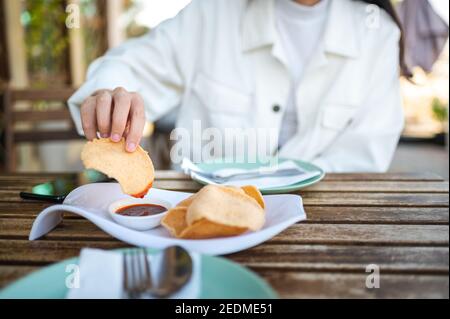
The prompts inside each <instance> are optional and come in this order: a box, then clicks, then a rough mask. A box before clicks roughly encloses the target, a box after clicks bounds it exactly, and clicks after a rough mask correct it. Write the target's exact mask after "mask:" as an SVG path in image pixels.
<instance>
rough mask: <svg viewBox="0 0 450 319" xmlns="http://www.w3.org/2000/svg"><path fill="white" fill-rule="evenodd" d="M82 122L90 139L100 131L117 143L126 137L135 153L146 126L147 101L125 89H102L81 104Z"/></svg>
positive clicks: (127, 146) (129, 149)
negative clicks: (145, 104) (145, 110)
mask: <svg viewBox="0 0 450 319" xmlns="http://www.w3.org/2000/svg"><path fill="white" fill-rule="evenodd" d="M81 122H82V125H83V130H84V134H85V135H86V138H87V139H89V140H92V139H94V138H96V137H97V132H99V133H100V136H101V137H103V138H108V137H109V138H110V139H111V140H112V141H113V142H119V141H120V140H121V139H122V137H125V138H126V150H127V151H128V152H134V151H135V150H136V147H137V145H139V142H140V140H141V137H142V132H143V130H144V126H145V113H144V102H143V100H142V98H141V96H140V95H139V94H138V93H132V92H128V91H127V90H125V89H124V88H116V89H115V90H113V91H110V90H100V91H97V92H95V93H94V94H92V95H91V96H90V97H88V98H87V99H86V100H85V101H84V102H83V104H82V105H81Z"/></svg>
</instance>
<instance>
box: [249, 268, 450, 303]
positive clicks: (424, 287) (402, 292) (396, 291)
mask: <svg viewBox="0 0 450 319" xmlns="http://www.w3.org/2000/svg"><path fill="white" fill-rule="evenodd" d="M256 272H257V273H259V274H260V275H261V276H262V277H263V278H265V279H266V280H267V281H268V282H269V284H270V285H272V287H273V288H274V289H275V290H276V291H278V292H279V294H280V297H281V298H313V299H316V298H389V299H393V298H399V299H405V298H445V299H448V298H449V277H448V275H440V276H434V275H395V274H392V275H391V274H384V275H383V272H382V270H381V277H380V288H378V289H376V288H375V289H368V288H366V284H365V283H366V278H367V275H368V274H366V273H361V274H342V273H314V272H294V271H292V272H277V271H272V270H263V271H261V270H256Z"/></svg>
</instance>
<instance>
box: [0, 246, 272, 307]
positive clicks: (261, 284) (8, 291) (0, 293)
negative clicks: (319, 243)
mask: <svg viewBox="0 0 450 319" xmlns="http://www.w3.org/2000/svg"><path fill="white" fill-rule="evenodd" d="M123 250H125V249H123V248H120V249H113V250H111V251H118V252H120V251H123ZM147 251H148V252H149V253H150V254H153V253H155V252H157V251H158V250H157V249H152V248H148V249H147ZM78 258H79V257H72V258H68V259H64V260H61V261H59V262H56V263H53V264H51V265H48V266H45V267H42V268H40V269H37V270H35V271H33V272H31V273H29V274H27V275H26V276H24V277H22V278H19V279H18V280H16V281H14V282H13V283H11V284H9V285H8V286H6V287H4V288H2V289H0V299H52V297H47V296H41V297H39V296H35V295H34V294H29V295H27V293H26V292H24V291H21V290H23V289H26V288H27V287H26V286H29V285H30V284H31V283H33V281H36V280H45V279H46V278H45V276H47V275H48V274H47V273H51V272H55V271H59V268H60V267H65V266H66V265H68V264H76V263H78ZM201 260H202V261H201V262H202V267H205V265H206V267H207V268H210V269H211V268H212V269H217V268H219V269H220V268H222V269H223V268H226V269H227V270H228V271H231V272H233V273H234V274H236V273H237V274H238V277H239V278H242V277H246V278H247V279H248V281H247V282H251V284H252V285H254V286H255V287H256V288H257V289H258V290H259V291H258V293H257V297H254V296H250V295H243V296H239V294H237V296H238V297H234V296H231V295H230V292H226V293H225V295H226V296H225V297H223V296H214V292H213V297H211V296H208V295H205V294H206V293H208V291H207V290H208V289H211V288H208V287H209V285H210V283H207V282H205V280H202V287H201V290H202V291H201V292H200V296H199V299H232V298H241V299H253V298H259V299H277V298H279V297H278V294H277V293H276V292H275V291H274V290H273V288H272V287H271V286H270V285H269V284H268V283H267V282H266V280H264V279H263V278H261V277H260V276H259V275H257V274H256V273H255V272H254V271H252V270H250V269H248V268H247V267H245V266H242V265H240V264H238V263H236V262H233V261H230V260H228V259H226V258H223V257H217V256H210V255H203V254H202V255H201ZM203 271H205V270H204V268H202V272H203ZM203 276H204V275H202V277H203ZM41 277H44V278H41ZM202 279H204V278H202ZM215 284H216V285H217V284H219V283H217V282H216V283H215ZM53 285H55V284H53ZM50 286H51V285H50ZM54 288H55V289H60V287H54ZM237 289H239V288H237ZM205 290H206V291H205ZM66 293H67V289H66V291H65V293H64V296H59V297H54V299H63V298H65V294H66ZM215 293H216V294H217V292H215ZM246 293H247V292H246Z"/></svg>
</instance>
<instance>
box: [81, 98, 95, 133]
mask: <svg viewBox="0 0 450 319" xmlns="http://www.w3.org/2000/svg"><path fill="white" fill-rule="evenodd" d="M95 109H96V98H95V97H93V96H91V97H88V98H87V99H86V100H85V101H84V102H83V104H82V105H81V109H80V112H81V125H82V127H83V131H84V135H85V136H86V138H87V139H88V140H93V139H94V138H96V137H97V123H96V112H95Z"/></svg>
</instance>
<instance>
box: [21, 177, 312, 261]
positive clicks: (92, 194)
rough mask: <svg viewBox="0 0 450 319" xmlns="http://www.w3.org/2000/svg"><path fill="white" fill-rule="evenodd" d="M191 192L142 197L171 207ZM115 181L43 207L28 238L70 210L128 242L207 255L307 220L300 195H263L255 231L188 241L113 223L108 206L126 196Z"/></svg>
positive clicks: (49, 227) (247, 244) (256, 240)
mask: <svg viewBox="0 0 450 319" xmlns="http://www.w3.org/2000/svg"><path fill="white" fill-rule="evenodd" d="M190 195H191V194H190V193H183V192H173V191H166V190H162V189H156V188H152V189H151V190H150V191H149V193H148V194H147V196H146V197H145V198H149V199H151V198H158V199H164V200H165V201H167V202H170V203H171V204H172V205H173V206H175V205H176V204H177V203H179V202H180V201H182V200H183V199H185V198H187V197H188V196H190ZM128 197H129V196H127V195H125V194H123V193H122V191H121V189H120V186H119V184H117V183H96V184H88V185H84V186H81V187H79V188H77V189H75V190H74V191H72V192H71V193H70V194H69V195H68V196H67V197H66V200H65V201H64V203H63V204H62V205H54V206H50V207H48V208H46V209H44V210H43V211H42V212H41V213H40V214H39V215H38V216H37V218H36V220H35V221H34V223H33V227H32V228H31V231H30V236H29V239H30V240H36V239H38V238H40V237H41V236H44V235H45V234H47V233H48V232H50V231H51V230H52V229H53V228H55V227H56V226H57V225H58V224H59V223H60V222H61V221H62V213H64V212H71V213H74V214H77V215H79V216H82V217H84V218H86V219H88V220H90V221H91V222H92V223H94V224H95V225H97V226H98V227H99V228H100V229H102V230H103V231H105V232H106V233H108V234H110V235H111V236H113V237H115V238H117V239H119V240H121V241H124V242H126V243H128V244H131V245H135V246H140V247H149V248H165V247H167V246H172V245H180V246H182V247H184V248H186V249H188V250H190V251H194V252H199V253H203V254H209V255H224V254H230V253H234V252H238V251H241V250H245V249H247V248H250V247H253V246H256V245H258V244H261V243H263V242H265V241H267V240H269V239H270V238H272V237H274V236H276V235H277V234H279V233H280V232H282V231H283V230H285V229H286V228H288V227H289V226H291V225H292V224H295V223H297V222H299V221H302V220H305V219H306V214H305V211H304V209H303V203H302V198H301V197H300V196H298V195H266V196H264V200H265V202H266V223H265V225H264V227H263V228H262V229H261V230H259V231H257V232H247V233H245V234H242V235H240V236H234V237H226V238H217V239H201V240H187V239H177V238H174V237H172V236H171V235H170V234H169V232H168V231H167V230H166V229H165V228H164V227H157V228H154V229H152V230H148V231H136V230H132V229H129V228H126V227H124V226H121V225H119V224H117V223H116V222H114V221H113V220H112V218H111V217H110V215H109V213H108V206H109V205H110V204H111V203H112V202H115V201H117V200H119V199H124V198H128Z"/></svg>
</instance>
